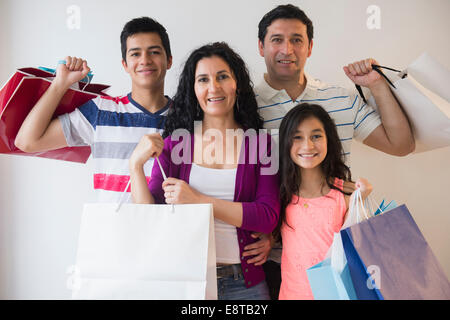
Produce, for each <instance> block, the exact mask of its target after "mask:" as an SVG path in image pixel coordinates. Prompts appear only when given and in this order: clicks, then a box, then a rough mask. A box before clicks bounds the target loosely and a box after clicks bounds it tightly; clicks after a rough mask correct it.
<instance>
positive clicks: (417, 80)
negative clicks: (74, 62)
mask: <svg viewBox="0 0 450 320" xmlns="http://www.w3.org/2000/svg"><path fill="white" fill-rule="evenodd" d="M372 67H373V68H374V70H375V71H377V72H378V73H380V74H382V75H383V77H385V78H386V79H387V81H388V82H389V84H390V85H391V87H392V88H391V90H392V93H393V94H394V95H395V97H396V98H397V100H398V101H399V103H400V105H401V106H402V108H403V110H404V112H405V114H406V115H407V117H408V118H409V121H410V124H411V127H412V130H413V133H414V138H415V141H416V149H415V151H414V152H415V153H419V152H424V151H429V150H433V149H437V148H442V147H447V146H450V91H449V87H450V71H449V70H448V69H447V68H445V67H444V66H443V65H442V64H440V63H439V62H438V61H436V60H435V59H434V58H432V57H431V56H430V55H428V54H427V53H424V54H422V55H421V56H420V57H419V58H417V59H416V60H415V61H414V62H413V63H412V64H410V65H409V66H408V68H407V69H406V70H404V71H399V70H395V69H390V68H387V67H383V66H377V65H372ZM380 68H386V69H389V70H394V71H398V73H391V72H389V74H388V75H387V76H386V75H384V74H383V73H382V72H381V71H380ZM360 93H361V91H360ZM361 95H362V97H363V99H364V94H362V93H361ZM371 104H372V105H376V104H375V100H374V99H373V97H371Z"/></svg>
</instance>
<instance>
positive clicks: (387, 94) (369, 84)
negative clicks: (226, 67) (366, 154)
mask: <svg viewBox="0 0 450 320" xmlns="http://www.w3.org/2000/svg"><path fill="white" fill-rule="evenodd" d="M258 38H259V41H258V47H259V53H260V55H261V56H262V57H264V60H265V63H266V67H267V73H265V74H264V78H263V79H262V81H261V83H260V84H259V85H258V86H256V88H255V91H256V94H257V101H258V106H259V111H260V114H261V116H262V117H263V118H264V125H265V127H266V128H267V129H278V128H279V125H280V123H281V120H282V119H283V117H284V115H285V114H286V113H287V112H288V111H289V110H290V109H291V108H293V107H294V106H296V105H297V104H299V103H301V102H312V103H316V104H319V105H321V106H322V107H324V108H325V110H327V111H328V113H329V114H330V116H331V117H332V118H333V119H334V121H335V123H336V126H337V129H338V133H339V136H340V139H341V142H342V145H343V148H344V153H345V157H346V159H349V155H350V148H351V142H352V140H353V138H355V139H356V140H358V141H362V142H363V143H364V144H366V145H368V146H370V147H372V148H375V149H378V150H380V151H383V152H385V153H388V154H391V155H396V156H405V155H407V154H409V153H411V152H412V151H413V150H414V148H415V142H414V138H413V135H412V132H411V128H410V126H409V123H408V120H407V118H406V116H405V114H404V113H403V111H402V109H401V108H400V106H399V104H398V103H397V101H396V99H395V98H394V96H393V94H392V92H391V91H390V89H389V86H388V84H387V82H386V81H385V80H384V79H383V78H382V77H381V76H380V75H379V74H378V73H377V72H375V71H374V70H373V69H372V66H371V65H372V64H377V62H376V61H375V60H374V59H366V60H363V61H359V62H355V63H352V64H349V65H348V66H346V67H344V72H345V74H346V75H347V76H348V77H349V78H350V80H351V81H353V83H355V84H358V85H360V86H363V87H366V88H368V89H369V90H370V92H371V94H372V96H373V98H374V99H375V102H376V104H377V106H378V110H379V113H378V112H377V111H376V110H374V109H373V108H372V107H371V106H369V105H368V104H366V103H364V101H363V100H362V99H361V97H360V96H359V95H358V94H356V93H352V92H349V91H348V90H346V89H344V88H341V87H338V86H330V85H327V84H324V83H323V82H320V81H318V80H315V79H314V78H312V77H310V76H309V75H308V74H306V73H305V71H304V68H305V64H306V61H307V59H308V58H309V57H310V56H311V53H312V48H313V24H312V22H311V20H310V19H309V18H308V17H307V16H306V14H305V13H304V12H303V11H302V10H300V9H299V8H298V7H296V6H293V5H290V4H289V5H280V6H278V7H276V8H275V9H273V10H271V11H270V12H268V13H267V14H266V15H265V16H264V17H263V18H262V20H261V21H260V23H259V25H258ZM267 243H268V241H267V239H265V240H264V239H263V240H261V241H259V242H257V243H255V244H253V247H251V249H253V252H252V253H253V254H254V255H255V254H256V256H255V257H254V260H263V261H264V260H265V253H264V252H267V251H266V250H267V246H268V244H267ZM277 247H278V248H277ZM258 248H259V249H258ZM249 253H250V251H249ZM258 254H259V255H258ZM280 261H281V246H276V245H275V247H274V248H273V249H272V250H271V252H270V255H269V258H268V261H267V262H266V263H265V264H264V265H263V266H264V270H265V271H266V277H267V283H268V285H269V289H270V290H271V298H272V299H277V298H278V292H279V287H280V283H281V275H280ZM249 262H250V261H249Z"/></svg>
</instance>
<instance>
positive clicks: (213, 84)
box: [208, 79, 221, 92]
mask: <svg viewBox="0 0 450 320" xmlns="http://www.w3.org/2000/svg"><path fill="white" fill-rule="evenodd" d="M220 87H221V86H220V82H219V81H217V79H212V80H211V81H210V82H209V88H208V89H209V91H212V92H214V91H216V90H218V89H219V88H220Z"/></svg>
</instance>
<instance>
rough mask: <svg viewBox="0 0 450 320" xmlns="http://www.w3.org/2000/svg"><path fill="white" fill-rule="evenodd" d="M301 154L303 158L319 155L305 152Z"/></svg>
mask: <svg viewBox="0 0 450 320" xmlns="http://www.w3.org/2000/svg"><path fill="white" fill-rule="evenodd" d="M299 156H300V157H301V158H305V159H310V158H314V157H315V156H317V153H303V154H299Z"/></svg>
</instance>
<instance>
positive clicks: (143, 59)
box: [139, 52, 152, 65]
mask: <svg viewBox="0 0 450 320" xmlns="http://www.w3.org/2000/svg"><path fill="white" fill-rule="evenodd" d="M139 63H140V64H143V65H148V64H151V63H152V58H151V55H150V54H149V53H148V52H144V53H143V54H142V55H141V59H140V61H139Z"/></svg>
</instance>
